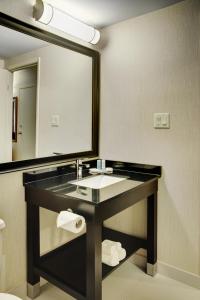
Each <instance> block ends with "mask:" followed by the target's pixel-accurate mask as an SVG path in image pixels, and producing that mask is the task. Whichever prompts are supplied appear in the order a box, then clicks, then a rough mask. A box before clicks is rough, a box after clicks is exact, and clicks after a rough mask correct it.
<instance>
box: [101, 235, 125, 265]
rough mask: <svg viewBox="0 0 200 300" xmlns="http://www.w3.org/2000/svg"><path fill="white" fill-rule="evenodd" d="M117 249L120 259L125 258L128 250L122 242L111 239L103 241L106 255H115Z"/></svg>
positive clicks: (103, 249) (103, 251)
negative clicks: (123, 246)
mask: <svg viewBox="0 0 200 300" xmlns="http://www.w3.org/2000/svg"><path fill="white" fill-rule="evenodd" d="M116 251H117V255H118V258H119V261H121V260H123V259H125V257H126V250H125V249H124V248H122V244H121V243H120V242H114V241H111V240H104V241H103V242H102V253H103V254H105V255H115V252H116Z"/></svg>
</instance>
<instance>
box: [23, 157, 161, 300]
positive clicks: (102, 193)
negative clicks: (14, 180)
mask: <svg viewBox="0 0 200 300" xmlns="http://www.w3.org/2000/svg"><path fill="white" fill-rule="evenodd" d="M89 163H90V167H95V166H96V160H93V161H90V162H89ZM106 165H107V166H108V167H112V168H113V173H112V174H110V175H106V176H112V177H116V178H119V179H121V178H123V180H121V181H118V182H116V183H113V184H111V185H108V186H106V187H103V188H90V187H85V186H81V181H82V180H83V179H87V178H94V177H95V176H99V175H91V174H90V173H89V171H88V170H84V171H83V174H82V179H78V182H76V184H74V181H76V180H77V171H76V169H75V168H74V165H68V166H62V167H58V168H53V169H45V170H41V171H33V172H27V173H24V186H25V195H26V202H27V281H28V295H29V296H30V297H31V298H35V297H37V296H38V294H39V284H40V276H41V277H43V278H44V279H46V280H47V281H48V282H50V283H52V284H54V285H55V286H57V287H59V288H61V289H62V290H64V291H65V292H66V293H68V294H70V295H72V296H73V297H75V298H76V299H80V300H83V299H87V300H101V299H102V280H103V279H104V278H105V277H107V276H108V275H109V274H110V273H111V272H112V271H114V270H115V269H116V268H117V267H118V266H120V265H121V263H123V262H124V261H126V260H127V259H128V258H129V257H130V256H131V255H133V254H134V253H135V252H136V251H137V250H138V249H140V248H144V249H147V273H148V274H149V275H154V274H155V273H156V262H157V190H158V179H159V177H160V176H161V167H159V166H151V165H142V164H132V163H124V162H116V161H106ZM79 183H80V184H79ZM144 198H147V239H141V238H138V237H135V236H130V235H127V234H124V233H122V232H118V231H115V230H111V229H109V228H105V227H104V226H103V222H104V221H105V220H106V219H108V218H110V217H112V216H114V215H115V214H117V213H119V212H121V211H123V210H124V209H127V208H128V207H131V206H132V205H134V204H136V203H137V202H139V201H141V200H142V199H144ZM40 207H43V208H46V209H48V210H51V211H54V212H57V213H60V211H63V210H68V209H71V210H72V211H73V212H75V213H77V214H79V215H82V216H83V217H84V218H85V220H86V234H84V235H81V236H80V237H78V238H75V239H74V240H72V241H70V242H68V243H66V244H65V245H62V246H60V247H58V248H57V249H54V250H52V251H50V252H49V253H47V254H45V255H43V256H40V230H39V227H40V226H39V223H40V218H39V208H40ZM104 239H110V240H113V241H119V242H121V244H122V246H123V247H124V248H125V249H126V252H127V256H126V258H125V259H124V260H122V261H121V262H120V264H119V265H118V266H116V267H110V266H107V265H105V264H102V260H101V255H102V240H104Z"/></svg>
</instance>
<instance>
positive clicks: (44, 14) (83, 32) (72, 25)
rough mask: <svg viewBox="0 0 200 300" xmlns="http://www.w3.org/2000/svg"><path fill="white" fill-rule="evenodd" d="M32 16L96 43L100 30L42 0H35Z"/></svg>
mask: <svg viewBox="0 0 200 300" xmlns="http://www.w3.org/2000/svg"><path fill="white" fill-rule="evenodd" d="M33 17H34V18H35V20H36V21H38V22H41V23H43V24H45V25H49V26H52V27H54V28H56V29H58V30H61V31H64V32H66V33H68V34H70V35H72V36H75V37H77V38H80V39H82V40H84V41H86V42H88V43H91V44H97V43H98V41H99V40H100V32H99V31H98V30H97V29H95V28H93V27H92V26H89V25H87V24H85V23H83V22H81V21H79V20H76V19H74V18H73V17H71V16H69V15H68V14H67V13H65V12H64V11H62V10H60V9H58V8H56V7H53V6H52V5H51V4H49V3H47V2H44V1H43V0H36V3H35V6H34V9H33Z"/></svg>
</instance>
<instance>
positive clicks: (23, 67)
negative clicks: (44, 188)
mask: <svg viewBox="0 0 200 300" xmlns="http://www.w3.org/2000/svg"><path fill="white" fill-rule="evenodd" d="M0 40H1V43H0V105H1V110H0V128H1V129H0V131H1V133H0V149H1V151H0V163H4V162H11V161H19V160H27V159H32V158H41V157H47V156H53V155H57V154H71V153H79V152H84V151H91V150H92V124H93V120H92V118H93V116H92V100H93V99H92V95H93V94H92V93H93V86H92V84H93V81H92V76H93V71H92V70H93V65H92V57H90V56H87V55H84V54H81V53H78V52H75V51H71V50H69V49H67V48H63V47H60V46H56V45H54V44H50V43H47V42H45V41H42V40H39V39H36V38H33V37H31V36H29V35H25V34H23V33H20V32H17V31H14V30H11V29H9V28H6V27H4V26H0Z"/></svg>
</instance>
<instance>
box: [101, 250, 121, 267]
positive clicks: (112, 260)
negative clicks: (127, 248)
mask: <svg viewBox="0 0 200 300" xmlns="http://www.w3.org/2000/svg"><path fill="white" fill-rule="evenodd" d="M102 263H104V264H106V265H108V266H110V267H115V266H117V265H118V264H119V258H118V255H117V252H116V254H115V255H106V254H104V253H103V254H102Z"/></svg>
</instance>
